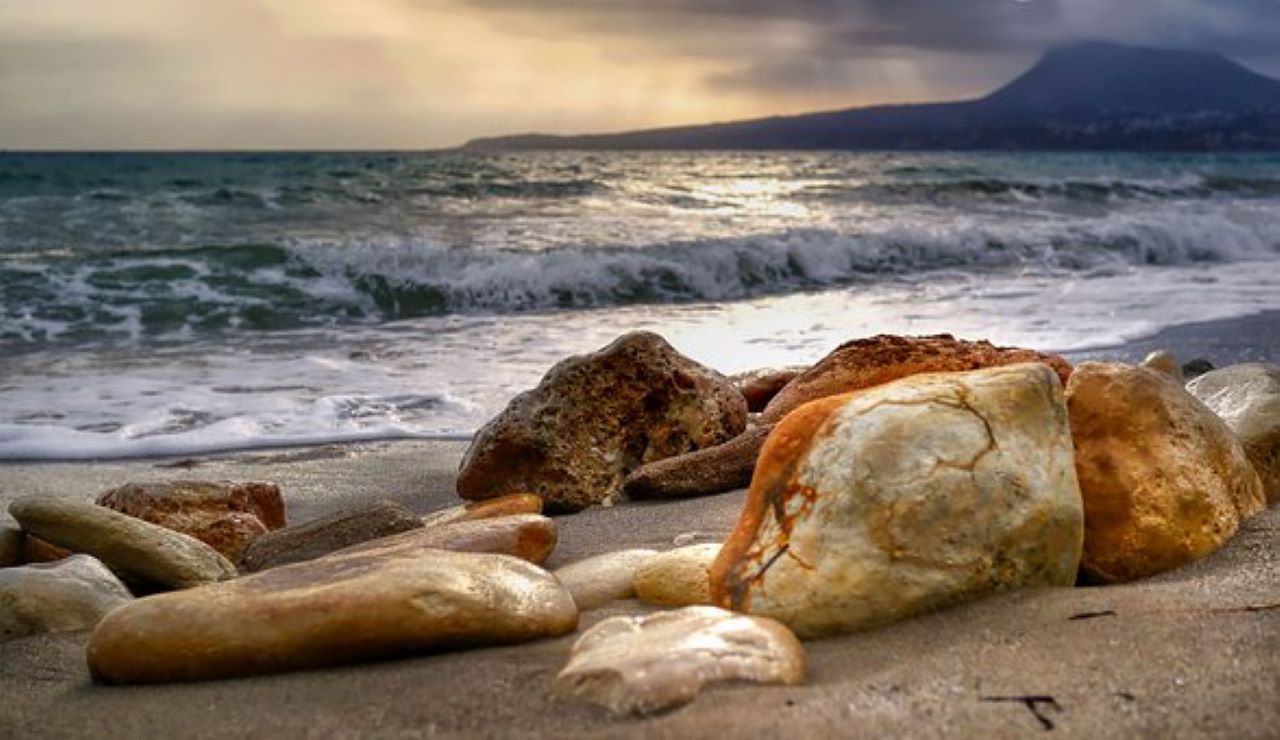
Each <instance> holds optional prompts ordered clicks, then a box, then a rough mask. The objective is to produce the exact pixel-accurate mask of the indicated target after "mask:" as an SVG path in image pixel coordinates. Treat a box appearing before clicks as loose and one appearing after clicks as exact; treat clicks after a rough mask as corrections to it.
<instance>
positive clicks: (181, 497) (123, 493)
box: [97, 480, 285, 563]
mask: <svg viewBox="0 0 1280 740" xmlns="http://www.w3.org/2000/svg"><path fill="white" fill-rule="evenodd" d="M97 502H98V504H99V505H100V506H105V507H107V508H109V509H113V510H115V511H118V512H120V513H122V514H128V515H129V516H135V517H137V518H139V519H142V520H143V521H147V522H151V523H152V524H158V525H160V526H161V527H165V528H166V529H172V530H173V531H175V532H181V533H183V534H187V535H191V536H192V537H195V538H196V539H198V540H200V541H201V542H203V543H205V544H207V545H209V546H210V547H212V548H213V549H215V550H217V551H218V552H220V553H222V555H223V556H225V557H226V558H227V559H228V560H230V561H231V562H233V563H234V562H239V560H240V558H241V556H242V555H243V554H244V550H245V548H246V547H248V545H249V543H250V542H252V541H253V540H255V539H257V538H258V537H260V536H261V535H263V534H264V533H266V532H268V531H271V530H273V529H280V528H281V527H283V526H284V525H285V518H284V500H283V499H282V498H281V497H280V488H279V486H276V485H273V484H271V483H253V482H250V483H231V482H225V481H224V482H217V483H214V482H206V481H185V480H184V481H172V482H168V483H129V484H126V485H123V486H120V487H119V488H113V489H111V490H110V491H106V492H104V493H102V494H101V495H99V496H98V499H97Z"/></svg>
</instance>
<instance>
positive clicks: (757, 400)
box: [729, 365, 809, 413]
mask: <svg viewBox="0 0 1280 740" xmlns="http://www.w3.org/2000/svg"><path fill="white" fill-rule="evenodd" d="M808 369H809V367H808V366H807V365H794V366H792V367H782V368H776V367H767V368H762V369H759V370H752V371H750V372H745V373H738V374H737V375H731V376H729V382H730V383H733V386H734V387H735V388H737V389H738V392H739V393H741V394H742V397H743V398H745V399H747V410H748V411H750V412H752V413H759V412H761V411H764V407H765V406H768V405H769V402H770V401H772V400H773V397H774V396H776V395H778V391H780V390H782V388H783V387H784V386H786V384H787V383H790V382H791V381H792V380H795V377H796V376H797V375H799V374H800V373H803V372H804V371H805V370H808Z"/></svg>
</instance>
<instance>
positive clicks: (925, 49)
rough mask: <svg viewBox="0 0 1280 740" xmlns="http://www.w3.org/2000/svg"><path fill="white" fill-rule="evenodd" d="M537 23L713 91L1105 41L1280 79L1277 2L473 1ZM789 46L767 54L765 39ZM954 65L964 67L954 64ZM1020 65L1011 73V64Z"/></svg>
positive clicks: (834, 79)
mask: <svg viewBox="0 0 1280 740" xmlns="http://www.w3.org/2000/svg"><path fill="white" fill-rule="evenodd" d="M469 2H470V4H472V5H473V6H476V7H479V8H484V9H486V10H489V11H493V13H492V15H493V16H494V17H495V18H497V17H500V16H501V15H502V12H501V11H509V10H519V11H521V12H522V13H523V14H524V15H525V17H528V14H530V13H538V14H539V15H540V16H542V17H543V18H545V19H552V20H554V21H555V23H556V24H557V25H558V26H559V27H560V28H574V27H576V28H578V29H580V30H584V31H588V32H591V33H595V34H615V35H625V36H631V37H642V38H645V39H648V40H651V41H653V42H654V43H657V44H660V45H663V46H665V47H666V48H668V49H669V50H671V51H672V52H674V53H679V54H687V55H696V56H700V57H721V58H723V59H725V60H726V63H728V64H729V65H731V66H732V69H731V70H730V71H727V72H725V73H722V74H719V75H716V76H714V77H712V78H710V79H709V80H708V83H709V84H710V85H711V86H712V87H715V88H755V89H762V90H780V89H795V88H808V89H815V88H822V89H837V88H839V87H842V86H850V85H852V86H855V87H856V86H858V84H859V83H865V82H868V81H873V80H868V77H872V78H874V76H875V75H876V74H877V71H876V68H875V65H868V64H867V62H868V61H875V60H880V61H892V60H900V59H911V60H913V61H916V62H919V63H920V64H921V66H922V68H923V69H925V70H926V71H927V72H928V73H929V74H930V75H933V76H938V77H941V78H943V79H942V86H943V87H946V86H947V85H948V84H949V83H950V84H954V85H959V86H963V85H962V82H963V79H964V78H965V77H966V76H969V78H970V79H981V80H985V79H987V78H989V77H991V72H990V70H994V69H997V68H1005V69H1008V68H1009V67H1010V63H1011V60H1014V59H1018V60H1021V61H1022V62H1024V63H1025V61H1026V60H1027V59H1028V58H1030V57H1032V56H1034V55H1035V54H1036V53H1038V52H1039V51H1042V50H1044V49H1046V48H1048V47H1050V46H1053V45H1056V44H1061V43H1066V42H1070V41H1073V40H1080V39H1105V40H1113V41H1121V42H1128V43H1138V44H1149V45H1155V46H1161V45H1164V46H1179V47H1189V48H1202V49H1212V50H1216V51H1220V52H1222V53H1225V54H1227V55H1229V56H1234V57H1237V58H1242V59H1244V60H1245V61H1251V62H1254V63H1255V64H1256V65H1258V66H1261V67H1262V68H1263V69H1264V71H1268V72H1271V73H1272V74H1275V73H1277V72H1280V0H776V1H772V2H771V1H767V0H648V1H647V2H635V0H469ZM782 31H785V33H786V34H788V41H789V43H787V44H785V45H781V46H780V45H771V44H770V43H769V38H770V37H769V33H770V32H775V33H776V32H782ZM958 57H964V59H961V60H960V61H959V62H957V61H956V59H957V58H958ZM1013 66H1014V67H1016V66H1017V64H1016V62H1015V63H1014V65H1013Z"/></svg>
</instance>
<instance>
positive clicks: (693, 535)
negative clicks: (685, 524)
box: [671, 532, 724, 547]
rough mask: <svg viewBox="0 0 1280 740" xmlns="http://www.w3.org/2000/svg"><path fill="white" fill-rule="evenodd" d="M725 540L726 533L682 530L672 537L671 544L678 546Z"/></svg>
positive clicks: (717, 542)
mask: <svg viewBox="0 0 1280 740" xmlns="http://www.w3.org/2000/svg"><path fill="white" fill-rule="evenodd" d="M723 541H724V534H715V533H712V532H681V533H680V534H678V535H676V536H675V537H673V538H671V544H673V545H675V546H676V547H684V546H686V545H697V544H702V543H706V542H714V543H716V544H717V545H718V544H720V543H721V542H723Z"/></svg>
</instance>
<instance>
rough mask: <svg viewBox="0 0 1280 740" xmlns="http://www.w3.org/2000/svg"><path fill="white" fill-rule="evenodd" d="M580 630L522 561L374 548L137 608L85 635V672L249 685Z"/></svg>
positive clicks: (554, 588) (543, 579) (538, 573)
mask: <svg viewBox="0 0 1280 740" xmlns="http://www.w3.org/2000/svg"><path fill="white" fill-rule="evenodd" d="M577 622H578V611H577V609H576V608H574V605H573V597H571V596H570V595H569V592H568V591H566V590H565V588H564V587H563V586H561V585H560V583H559V582H558V581H556V579H555V578H554V577H553V576H552V575H551V574H550V573H547V572H546V571H544V570H542V569H541V568H538V567H536V566H533V565H530V564H529V563H526V562H524V561H522V560H518V559H516V558H511V557H506V556H503V555H479V554H475V553H456V552H447V551H444V550H430V551H422V550H417V551H412V550H399V551H394V552H387V551H379V550H371V551H368V552H355V553H344V554H334V555H328V556H325V557H322V558H318V559H316V560H310V561H307V562H304V563H296V564H293V565H285V566H281V567H279V568H273V569H272V570H269V571H266V572H264V573H257V574H254V575H250V576H245V577H244V578H240V579H238V580H235V581H227V582H224V583H219V584H215V585H212V586H206V587H204V588H199V589H192V590H190V591H182V592H177V593H169V594H160V595H158V596H152V597H148V598H145V599H139V600H138V601H135V602H133V603H132V604H129V605H128V606H125V607H122V608H120V609H117V610H115V611H113V612H111V614H109V615H107V617H106V619H104V620H102V622H101V623H100V624H99V625H98V627H97V629H95V630H94V631H93V634H92V635H91V636H90V638H89V649H88V658H89V671H90V673H91V674H92V676H93V678H94V679H95V680H97V681H102V682H109V683H152V682H161V681H188V680H200V679H210V678H227V677H232V676H248V675H255V674H261V673H272V672H278V671H290V670H298V669H305V668H316V667H320V666H326V665H337V664H343V663H353V662H358V661H363V660H372V659H378V658H391V657H398V656H405V655H410V654H413V653H418V652H422V651H426V650H438V649H448V648H459V647H467V646H476V645H494V644H504V643H514V642H522V641H525V640H533V639H537V638H542V637H553V636H557V635H562V634H566V633H568V632H572V631H573V630H574V629H575V628H576V626H577Z"/></svg>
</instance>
